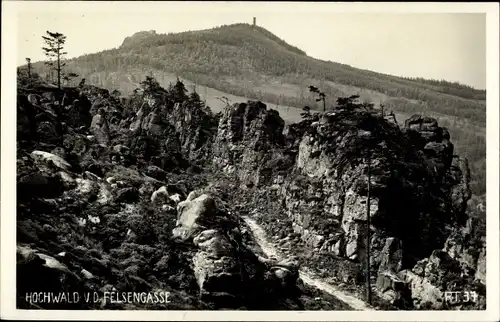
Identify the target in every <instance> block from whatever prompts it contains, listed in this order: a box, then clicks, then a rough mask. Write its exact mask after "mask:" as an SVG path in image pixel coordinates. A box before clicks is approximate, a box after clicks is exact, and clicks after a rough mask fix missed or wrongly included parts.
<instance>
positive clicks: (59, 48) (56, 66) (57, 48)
mask: <svg viewBox="0 0 500 322" xmlns="http://www.w3.org/2000/svg"><path fill="white" fill-rule="evenodd" d="M42 38H43V41H44V42H45V44H46V46H47V47H42V49H43V52H44V53H45V56H47V58H48V61H46V62H45V64H46V65H47V66H49V67H50V70H51V71H52V70H53V71H56V73H57V88H59V89H61V75H62V72H61V71H62V68H63V67H64V66H65V65H66V63H65V62H63V61H62V60H63V59H64V55H66V54H67V52H65V51H63V49H64V44H65V43H66V36H65V35H63V34H61V33H59V32H50V31H47V36H42Z"/></svg>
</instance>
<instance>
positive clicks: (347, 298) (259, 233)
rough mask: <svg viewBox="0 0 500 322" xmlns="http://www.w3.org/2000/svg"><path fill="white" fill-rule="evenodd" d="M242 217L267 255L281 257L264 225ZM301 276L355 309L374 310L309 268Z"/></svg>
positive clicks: (307, 282) (301, 271) (308, 282)
mask: <svg viewBox="0 0 500 322" xmlns="http://www.w3.org/2000/svg"><path fill="white" fill-rule="evenodd" d="M242 219H243V220H244V221H245V223H246V224H247V225H248V227H249V228H250V229H251V230H252V233H253V236H254V237H255V240H256V241H257V243H258V244H259V246H260V247H261V248H262V251H263V252H264V253H265V254H266V255H267V256H274V257H276V258H277V259H281V256H280V255H279V254H278V252H277V250H276V248H275V247H274V246H273V245H272V244H271V243H269V242H268V241H267V238H266V232H265V231H264V229H262V227H261V226H260V225H259V224H258V223H257V222H256V221H255V220H254V219H252V218H250V217H247V216H243V217H242ZM299 276H300V278H301V279H302V281H303V282H304V283H305V284H307V285H309V286H313V287H316V288H318V289H320V290H322V291H324V292H327V293H329V294H331V295H333V296H335V297H336V298H338V299H339V300H340V301H342V302H344V303H346V304H347V305H349V306H350V307H351V308H353V309H354V310H361V311H370V310H374V309H373V307H371V306H369V305H368V304H367V303H365V302H364V301H362V300H360V299H358V298H356V297H354V296H352V295H350V294H348V293H346V292H344V291H341V290H339V289H338V288H336V287H335V286H333V285H331V284H328V283H325V282H323V281H321V280H320V279H318V278H316V277H314V276H312V274H311V273H309V272H307V269H301V270H300V271H299Z"/></svg>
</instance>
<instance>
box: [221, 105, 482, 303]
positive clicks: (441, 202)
mask: <svg viewBox="0 0 500 322" xmlns="http://www.w3.org/2000/svg"><path fill="white" fill-rule="evenodd" d="M212 161H213V164H214V165H215V166H216V167H218V168H219V169H221V170H223V171H225V172H227V173H232V174H234V175H235V176H236V177H237V178H238V179H239V180H240V182H241V183H242V184H243V186H244V187H251V186H253V185H256V186H261V187H267V188H266V189H268V191H277V197H278V198H279V200H280V201H281V202H282V207H283V211H284V212H286V214H287V215H288V217H289V218H290V219H291V224H292V226H293V230H294V232H295V233H299V234H300V236H301V238H302V240H303V241H304V242H305V243H306V244H308V245H309V246H310V247H311V249H313V250H314V251H316V252H319V253H332V254H334V255H336V256H339V257H341V258H345V259H347V260H349V261H352V262H355V263H359V264H360V265H362V264H363V263H364V261H365V256H366V249H365V245H366V238H367V234H368V231H367V208H368V205H367V201H368V200H367V199H368V189H367V188H368V176H369V177H370V205H369V212H370V217H371V218H370V220H371V225H370V238H371V249H370V250H371V254H372V257H371V269H372V271H373V273H375V274H374V275H375V276H377V275H378V274H380V275H383V273H384V272H392V273H398V272H400V271H401V270H403V269H408V268H410V269H411V268H412V267H413V266H414V265H415V264H416V263H417V262H418V261H419V260H422V259H423V258H426V257H428V256H429V255H431V253H432V252H433V251H434V250H435V249H440V248H443V246H444V245H445V242H446V240H447V238H448V236H449V235H450V229H457V228H453V227H461V226H462V225H464V224H465V220H467V216H466V214H465V206H466V203H467V201H468V199H469V198H470V189H469V186H468V185H469V169H468V166H467V160H466V159H463V158H460V157H457V156H454V155H453V144H452V143H451V142H450V136H449V133H448V132H447V130H446V129H445V128H441V127H439V125H438V124H437V121H436V120H434V119H431V118H422V117H419V116H414V117H413V118H411V119H410V120H407V122H406V123H405V126H404V127H403V128H399V126H398V125H397V124H396V123H395V122H393V121H390V120H386V119H384V118H382V117H381V116H380V115H378V114H377V113H376V112H373V111H369V110H366V109H362V108H359V109H357V110H356V109H355V110H340V111H338V112H336V113H327V114H324V115H322V116H315V117H313V118H310V119H309V120H305V121H303V122H301V123H299V124H292V125H290V126H287V128H286V129H285V130H284V131H283V121H282V120H281V119H280V117H279V115H278V114H277V112H276V111H274V110H267V109H266V108H265V106H263V105H261V104H259V103H256V102H249V103H247V104H235V105H233V106H231V107H228V108H227V109H226V110H225V111H224V113H223V115H222V117H221V119H220V123H219V131H218V133H217V138H216V139H215V143H214V147H213V159H212ZM269 165H272V166H269ZM368 172H369V174H368ZM448 242H449V240H448ZM475 261H476V262H477V257H476V259H475ZM474 265H475V264H472V265H469V266H474ZM476 269H477V270H478V271H481V270H482V269H483V268H479V269H478V268H477V267H476V268H474V270H476ZM339 274H342V272H340V273H339ZM479 274H480V273H479ZM402 282H405V281H402ZM393 284H394V282H393ZM380 288H385V290H384V289H382V290H381V292H385V293H388V294H389V295H388V297H389V298H391V299H392V300H394V299H395V298H396V297H399V296H400V295H398V296H396V295H394V294H393V293H396V291H395V290H393V289H390V288H389V289H388V288H387V287H383V282H381V284H380ZM415 296H416V297H418V296H420V295H415Z"/></svg>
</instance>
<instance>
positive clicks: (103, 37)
mask: <svg viewBox="0 0 500 322" xmlns="http://www.w3.org/2000/svg"><path fill="white" fill-rule="evenodd" d="M22 5H23V6H22V7H21V9H19V11H18V24H17V35H18V38H17V39H18V47H17V55H16V56H17V59H18V61H17V64H18V65H21V64H24V63H25V57H30V58H31V59H32V61H38V60H42V59H43V58H44V57H43V53H42V50H41V46H42V45H43V42H42V37H41V36H42V35H44V34H45V32H46V30H50V31H57V32H61V33H63V34H65V35H66V36H67V41H66V47H65V49H66V51H67V52H68V57H77V56H80V55H82V54H86V53H94V52H98V51H101V50H105V49H110V48H115V47H118V46H120V45H121V43H122V42H123V40H124V38H125V37H128V36H131V35H132V34H134V33H135V32H138V31H143V30H155V31H156V32H157V33H168V32H181V31H187V30H199V29H208V28H212V27H215V26H219V25H224V24H226V25H227V24H232V23H241V22H247V23H251V22H252V18H253V17H256V18H257V24H258V25H259V26H261V27H264V28H266V29H268V30H269V31H271V32H272V33H274V34H275V35H277V36H278V37H280V38H282V39H284V40H285V41H286V42H288V43H290V44H291V45H294V46H297V47H299V48H300V49H302V50H304V51H305V52H306V53H307V54H308V55H309V56H312V57H314V58H319V59H323V60H330V61H334V62H339V63H343V64H348V65H351V66H353V67H358V68H362V69H369V70H373V71H377V72H381V73H386V74H392V75H396V76H405V77H424V78H432V79H445V80H448V81H458V82H460V83H462V84H467V85H470V86H473V87H475V88H479V89H485V88H486V15H485V14H484V13H449V12H448V13H432V10H431V11H429V10H423V11H422V12H420V13H411V12H410V13H408V10H403V9H400V10H399V11H398V10H392V11H387V10H386V11H381V10H378V11H377V10H375V11H374V10H368V9H367V8H368V6H367V5H364V7H363V9H359V8H360V7H359V6H358V7H347V9H345V8H346V7H345V6H344V7H339V6H335V4H332V3H283V2H282V3H272V2H271V3H264V2H260V3H238V2H232V3H230V2H219V3H217V2H209V3H201V2H187V3H176V2H156V3H151V2H135V3H134V2H126V3H120V4H118V3H117V2H104V1H103V2H93V3H88V2H86V3H78V2H76V3H73V2H69V1H68V2H59V1H53V2H45V3H44V2H38V1H33V2H32V1H26V2H23V3H22ZM378 5H379V7H378V8H380V6H381V4H378ZM339 8H340V9H339ZM352 8H354V9H352ZM371 8H374V7H371ZM405 8H408V7H405ZM339 10H340V11H339ZM434 11H435V10H434Z"/></svg>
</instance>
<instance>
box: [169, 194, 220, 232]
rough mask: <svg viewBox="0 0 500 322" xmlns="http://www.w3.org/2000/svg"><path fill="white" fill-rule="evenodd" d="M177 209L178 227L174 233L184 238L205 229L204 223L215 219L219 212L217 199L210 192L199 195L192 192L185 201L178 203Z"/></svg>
mask: <svg viewBox="0 0 500 322" xmlns="http://www.w3.org/2000/svg"><path fill="white" fill-rule="evenodd" d="M177 211H178V217H177V227H176V228H175V229H174V231H173V234H174V237H177V238H180V239H183V240H186V239H189V238H193V237H194V235H195V234H196V233H198V232H199V231H200V230H201V229H203V227H204V225H203V223H204V222H206V221H210V220H211V219H215V217H216V216H217V213H218V209H217V205H216V203H215V200H214V199H213V198H212V197H211V196H210V195H208V194H202V195H200V196H197V197H194V196H193V195H191V194H190V196H188V198H187V199H186V200H185V201H183V202H180V203H179V204H178V205H177Z"/></svg>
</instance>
